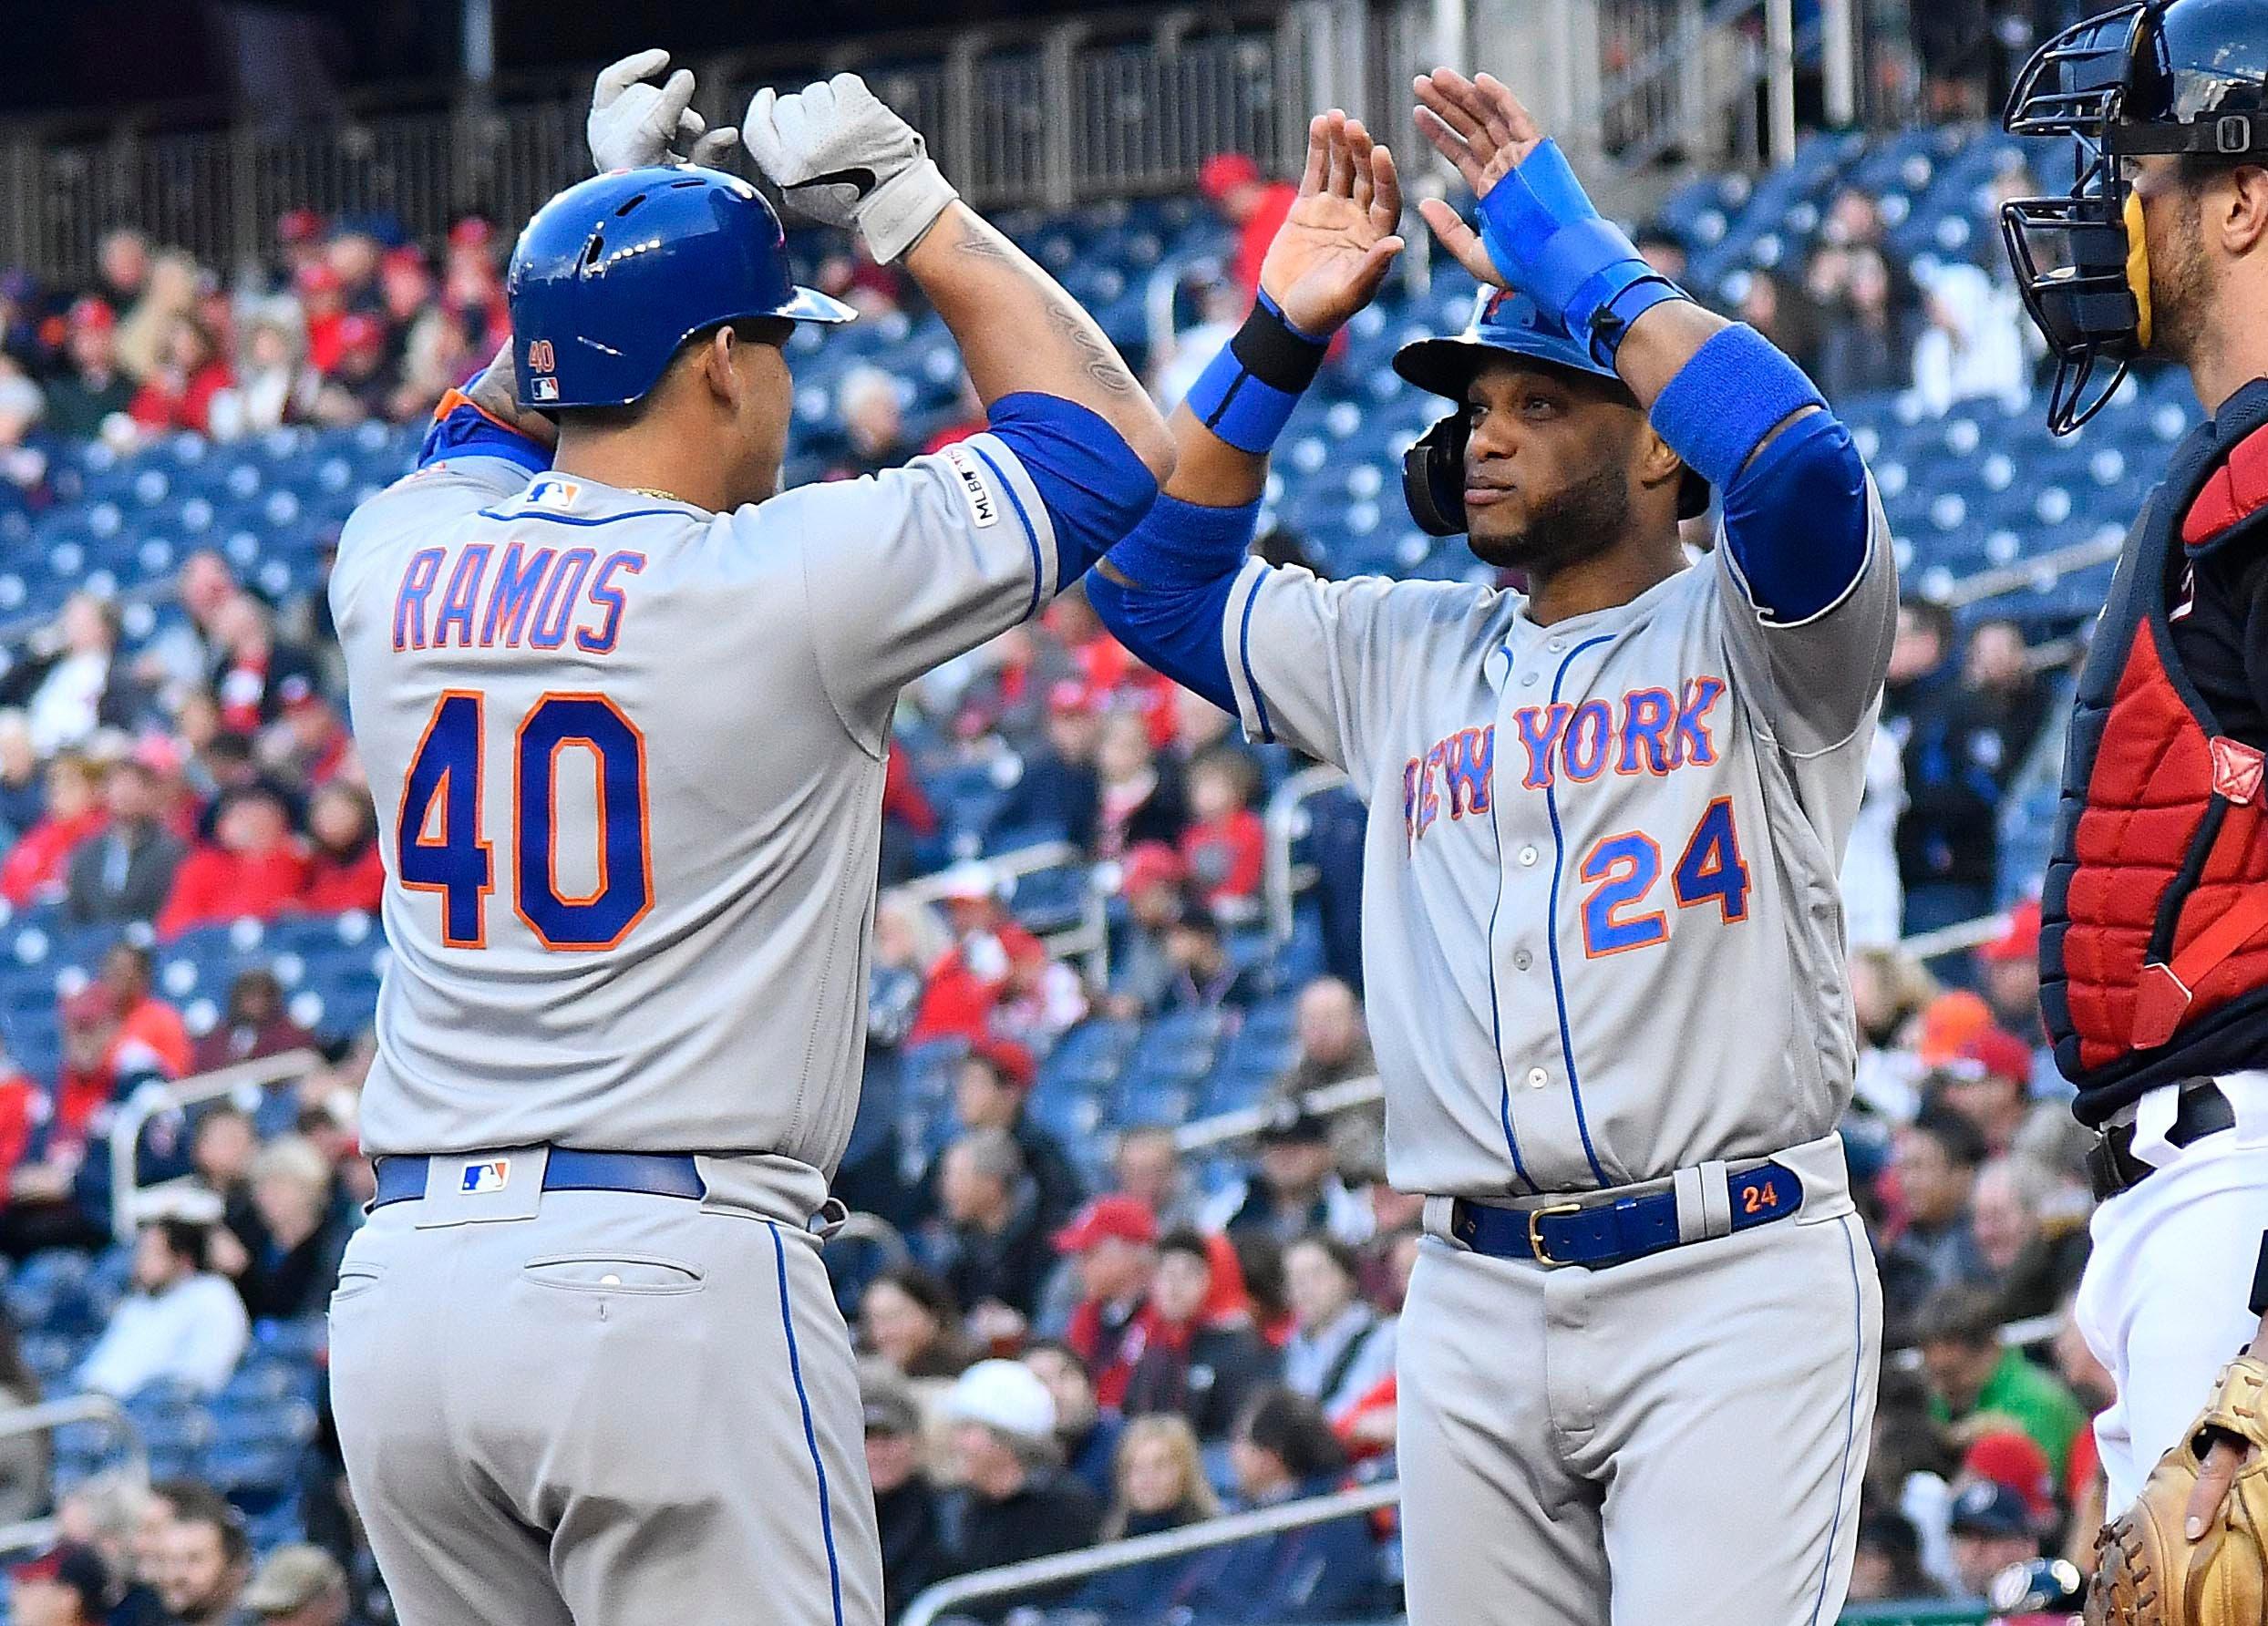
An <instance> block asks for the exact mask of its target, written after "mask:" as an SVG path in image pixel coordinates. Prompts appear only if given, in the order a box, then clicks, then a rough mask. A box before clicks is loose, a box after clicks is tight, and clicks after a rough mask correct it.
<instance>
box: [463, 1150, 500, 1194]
mask: <svg viewBox="0 0 2268 1626" xmlns="http://www.w3.org/2000/svg"><path fill="white" fill-rule="evenodd" d="M511 1178H512V1160H511V1159H510V1158H490V1159H489V1160H488V1161H486V1162H483V1163H468V1164H466V1165H465V1178H464V1181H463V1183H462V1185H460V1186H459V1190H461V1191H463V1192H464V1193H465V1194H466V1195H467V1196H469V1197H478V1196H479V1195H481V1194H482V1193H484V1192H490V1191H501V1190H502V1189H504V1187H505V1186H506V1184H508V1183H509V1182H510V1179H511Z"/></svg>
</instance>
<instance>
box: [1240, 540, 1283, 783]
mask: <svg viewBox="0 0 2268 1626" xmlns="http://www.w3.org/2000/svg"><path fill="white" fill-rule="evenodd" d="M1267 580H1268V578H1267V577H1266V576H1264V575H1263V576H1262V577H1260V578H1258V579H1257V580H1256V581H1253V590H1252V592H1248V593H1246V594H1245V595H1244V613H1243V614H1242V616H1241V617H1239V618H1238V620H1237V623H1236V658H1237V659H1238V661H1240V662H1241V663H1242V664H1243V667H1244V688H1245V692H1246V693H1247V694H1249V695H1252V697H1253V715H1254V716H1255V717H1258V718H1259V719H1260V743H1261V744H1262V745H1263V746H1273V745H1274V744H1275V730H1274V729H1273V728H1272V727H1270V726H1269V725H1268V701H1267V697H1266V696H1265V695H1263V694H1261V692H1260V679H1258V678H1257V677H1255V676H1253V602H1254V601H1256V600H1257V599H1258V598H1259V597H1260V589H1261V587H1262V585H1263V583H1264V582H1265V581H1267Z"/></svg>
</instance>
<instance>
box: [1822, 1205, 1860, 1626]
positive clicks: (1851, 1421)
mask: <svg viewBox="0 0 2268 1626" xmlns="http://www.w3.org/2000/svg"><path fill="white" fill-rule="evenodd" d="M1850 1224H1851V1221H1850V1216H1849V1215H1845V1216H1844V1217H1843V1222H1842V1233H1843V1252H1844V1254H1845V1256H1846V1257H1847V1258H1848V1259H1849V1261H1850V1343H1851V1350H1850V1404H1849V1405H1848V1406H1846V1408H1845V1409H1844V1411H1843V1448H1842V1466H1840V1467H1838V1468H1837V1469H1836V1470H1835V1517H1834V1519H1833V1521H1832V1522H1831V1523H1830V1524H1829V1525H1828V1527H1827V1556H1826V1557H1825V1558H1823V1559H1820V1595H1819V1597H1818V1598H1816V1599H1814V1600H1812V1603H1811V1623H1810V1626H1819V1620H1820V1611H1822V1610H1824V1609H1825V1608H1826V1607H1827V1578H1828V1577H1829V1576H1830V1575H1832V1574H1834V1572H1835V1540H1836V1538H1837V1537H1839V1536H1840V1535H1841V1534H1842V1506H1843V1487H1844V1486H1845V1485H1846V1484H1847V1483H1849V1482H1850V1439H1851V1436H1852V1435H1853V1434H1854V1433H1856V1432H1857V1429H1858V1417H1859V1368H1860V1367H1861V1365H1862V1364H1864V1363H1865V1359H1866V1294H1865V1292H1863V1291H1862V1290H1861V1288H1860V1286H1859V1250H1858V1245H1857V1244H1856V1243H1854V1242H1853V1241H1851V1240H1850Z"/></svg>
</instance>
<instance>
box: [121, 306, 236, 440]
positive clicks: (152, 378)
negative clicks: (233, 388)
mask: <svg viewBox="0 0 2268 1626" xmlns="http://www.w3.org/2000/svg"><path fill="white" fill-rule="evenodd" d="M228 386H229V367H228V363H227V362H226V361H224V360H222V357H221V355H220V351H219V349H218V347H217V346H215V345H214V344H213V342H212V335H211V334H210V333H208V332H206V331H205V327H204V324H202V323H201V322H199V321H198V320H197V319H196V318H195V317H194V316H177V317H175V318H174V320H173V325H172V326H171V327H170V328H169V329H168V330H167V331H166V335H165V347H164V350H163V351H162V353H161V354H160V356H159V359H158V365H157V368H156V370H155V371H153V372H152V373H151V374H150V375H149V377H148V378H146V379H144V380H143V381H142V386H141V389H140V391H139V393H138V394H136V396H134V405H133V406H132V407H130V408H129V413H130V414H131V416H132V417H133V419H134V421H135V422H136V423H138V424H139V425H141V426H142V427H144V428H145V429H157V430H165V429H192V430H194V431H196V432H197V433H198V434H200V435H202V434H204V433H205V432H206V431H207V430H208V429H210V428H211V426H212V420H211V408H212V397H213V396H215V395H216V394H218V393H219V392H220V391H222V390H224V389H226V388H227V387H228Z"/></svg>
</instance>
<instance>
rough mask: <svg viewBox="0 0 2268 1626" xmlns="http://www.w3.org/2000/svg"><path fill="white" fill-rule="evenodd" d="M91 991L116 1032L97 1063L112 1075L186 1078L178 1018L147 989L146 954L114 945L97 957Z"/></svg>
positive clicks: (185, 1044) (185, 1033)
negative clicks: (101, 997)
mask: <svg viewBox="0 0 2268 1626" xmlns="http://www.w3.org/2000/svg"><path fill="white" fill-rule="evenodd" d="M94 986H95V988H96V989H98V990H100V991H101V992H102V993H104V994H105V995H107V996H108V1000H109V1003H110V1009H111V1010H112V1012H113V1013H114V1020H115V1022H116V1024H117V1026H116V1031H114V1032H113V1033H112V1034H111V1036H110V1044H109V1048H108V1051H107V1052H106V1054H105V1055H104V1057H103V1060H104V1063H105V1065H107V1066H108V1068H109V1069H110V1072H111V1075H112V1076H114V1077H130V1076H133V1075H136V1074H142V1073H162V1074H164V1075H165V1076H166V1077H168V1078H182V1077H186V1076H187V1075H188V1074H189V1070H190V1065H191V1045H190V1042H189V1029H188V1028H187V1027H185V1026H183V1025H182V1023H181V1014H180V1012H179V1011H177V1010H175V1009H174V1008H173V1007H172V1006H171V1005H170V1004H168V1003H166V1002H165V1001H163V1000H161V999H160V998H159V997H158V996H157V995H156V994H155V993H152V992H151V991H150V964H149V950H148V949H144V948H139V947H137V946H136V945H134V944H133V943H125V942H122V943H118V944H115V945H114V946H113V947H112V948H111V950H110V952H108V953H107V954H105V955H104V956H103V957H102V973H101V974H100V975H99V976H98V977H97V978H96V980H95V984H94Z"/></svg>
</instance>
